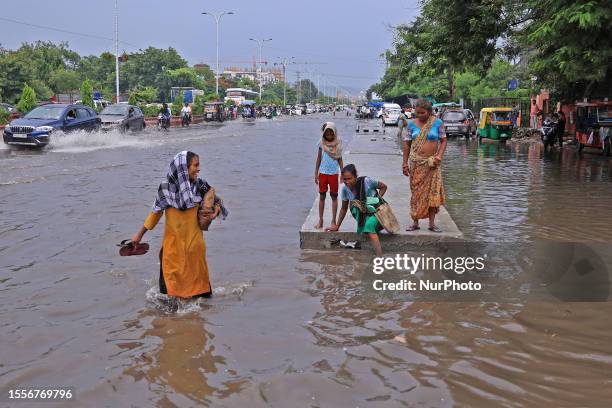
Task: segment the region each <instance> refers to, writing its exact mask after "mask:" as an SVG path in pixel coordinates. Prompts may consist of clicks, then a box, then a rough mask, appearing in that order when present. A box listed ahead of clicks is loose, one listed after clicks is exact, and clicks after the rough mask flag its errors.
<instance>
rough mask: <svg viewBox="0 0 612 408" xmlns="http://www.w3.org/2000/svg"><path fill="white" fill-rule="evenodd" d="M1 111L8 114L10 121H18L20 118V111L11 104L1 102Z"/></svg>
mask: <svg viewBox="0 0 612 408" xmlns="http://www.w3.org/2000/svg"><path fill="white" fill-rule="evenodd" d="M0 109H2V110H4V111H6V112H8V113H9V118H10V119H17V118H18V117H19V111H18V110H17V107H15V106H13V105H11V104H9V103H4V102H0Z"/></svg>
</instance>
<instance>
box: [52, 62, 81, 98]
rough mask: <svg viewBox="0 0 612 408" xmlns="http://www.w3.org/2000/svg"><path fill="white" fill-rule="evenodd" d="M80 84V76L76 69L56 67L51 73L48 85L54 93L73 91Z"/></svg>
mask: <svg viewBox="0 0 612 408" xmlns="http://www.w3.org/2000/svg"><path fill="white" fill-rule="evenodd" d="M80 84H81V76H80V75H79V73H78V72H77V71H69V70H66V69H63V68H62V69H58V70H56V71H53V72H52V73H51V76H50V78H49V85H50V86H51V89H53V91H54V92H55V93H62V92H68V91H74V90H75V89H78V88H79V85H80Z"/></svg>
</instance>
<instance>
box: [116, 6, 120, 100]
mask: <svg viewBox="0 0 612 408" xmlns="http://www.w3.org/2000/svg"><path fill="white" fill-rule="evenodd" d="M117 2H118V0H115V94H116V95H117V96H116V101H115V102H116V103H119V7H118V4H117Z"/></svg>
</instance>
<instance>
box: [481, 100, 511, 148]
mask: <svg viewBox="0 0 612 408" xmlns="http://www.w3.org/2000/svg"><path fill="white" fill-rule="evenodd" d="M512 123H513V122H512V108H505V107H504V108H482V109H481V110H480V120H479V122H478V140H479V141H481V142H482V139H489V140H494V141H505V140H508V139H510V138H511V137H512V129H513V127H514V126H513V124H512Z"/></svg>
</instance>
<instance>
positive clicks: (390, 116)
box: [380, 103, 402, 126]
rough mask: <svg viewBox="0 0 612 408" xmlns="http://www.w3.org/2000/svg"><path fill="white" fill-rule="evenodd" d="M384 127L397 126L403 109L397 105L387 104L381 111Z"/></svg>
mask: <svg viewBox="0 0 612 408" xmlns="http://www.w3.org/2000/svg"><path fill="white" fill-rule="evenodd" d="M381 112H382V113H381V115H380V117H381V121H382V125H383V126H386V125H394V126H397V122H398V120H399V116H400V114H401V113H402V108H401V107H400V106H399V105H398V104H397V103H385V104H384V105H383V107H382V109H381Z"/></svg>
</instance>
